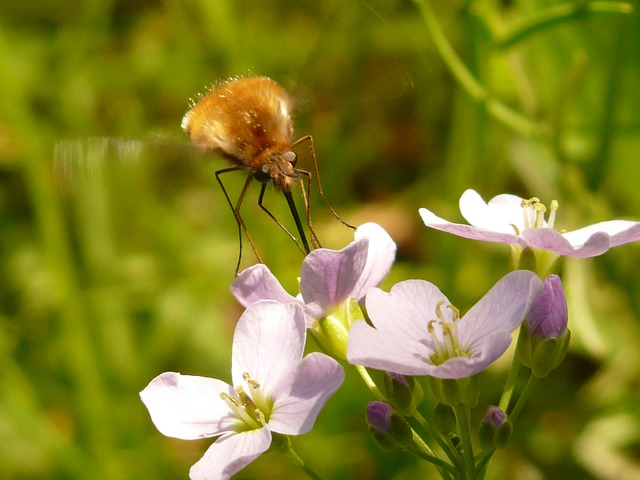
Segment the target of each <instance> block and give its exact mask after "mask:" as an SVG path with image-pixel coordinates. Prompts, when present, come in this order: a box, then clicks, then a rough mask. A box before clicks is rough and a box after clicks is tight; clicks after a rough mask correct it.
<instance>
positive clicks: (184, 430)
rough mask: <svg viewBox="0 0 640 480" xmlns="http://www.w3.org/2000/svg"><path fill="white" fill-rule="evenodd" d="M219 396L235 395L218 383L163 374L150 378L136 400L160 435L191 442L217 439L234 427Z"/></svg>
mask: <svg viewBox="0 0 640 480" xmlns="http://www.w3.org/2000/svg"><path fill="white" fill-rule="evenodd" d="M221 393H226V394H227V395H235V392H234V390H233V389H232V388H231V387H230V386H229V385H227V384H226V383H224V382H222V381H220V380H216V379H214V378H206V377H196V376H191V375H180V374H179V373H174V372H166V373H163V374H161V375H158V376H157V377H156V378H154V379H153V380H152V381H151V383H149V385H148V386H147V387H146V388H145V389H144V390H143V391H142V392H140V398H141V399H142V401H143V402H144V404H145V405H146V407H147V409H148V410H149V413H150V414H151V420H152V421H153V423H154V424H155V426H156V427H157V428H158V430H159V431H160V433H162V434H164V435H166V436H168V437H174V438H181V439H183V440H195V439H198V438H203V437H213V436H216V435H220V434H221V433H224V432H228V431H229V430H230V429H232V427H233V426H234V424H235V422H236V417H235V415H234V414H233V413H232V412H231V410H230V409H229V407H228V405H227V404H226V402H225V401H224V400H222V399H221V398H220V394H221Z"/></svg>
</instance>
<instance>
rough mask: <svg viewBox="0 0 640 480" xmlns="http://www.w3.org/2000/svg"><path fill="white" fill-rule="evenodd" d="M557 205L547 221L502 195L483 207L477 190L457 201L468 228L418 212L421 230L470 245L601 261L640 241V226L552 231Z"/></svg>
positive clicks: (535, 205) (533, 204) (525, 203)
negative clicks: (616, 249)
mask: <svg viewBox="0 0 640 480" xmlns="http://www.w3.org/2000/svg"><path fill="white" fill-rule="evenodd" d="M557 208H558V204H557V202H555V201H554V202H552V203H551V205H550V208H549V210H550V211H549V217H548V219H546V220H545V213H546V207H545V206H544V205H542V204H541V203H540V202H539V201H538V199H537V198H532V199H530V200H523V199H522V198H520V197H517V196H515V195H508V194H502V195H498V196H496V197H493V198H492V199H491V200H489V202H485V201H484V200H483V199H482V197H481V196H480V195H479V194H478V193H477V192H476V191H475V190H467V191H465V192H464V193H463V194H462V196H461V197H460V212H461V213H462V216H463V217H464V218H465V219H466V220H467V221H468V222H469V224H470V225H462V224H457V223H451V222H448V221H446V220H444V219H442V218H440V217H438V216H437V215H435V214H433V213H432V212H431V211H429V210H427V209H426V208H421V209H420V210H419V212H420V216H421V217H422V220H423V221H424V223H425V225H427V226H428V227H431V228H435V229H436V230H442V231H444V232H449V233H453V234H454V235H458V236H461V237H465V238H470V239H473V240H483V241H486V242H498V243H507V244H511V245H519V246H521V247H523V248H524V247H533V248H537V249H542V250H548V251H550V252H553V253H555V254H556V255H563V256H568V257H575V258H586V257H594V256H597V255H602V254H603V253H604V252H606V251H607V250H609V248H611V247H617V246H618V245H623V244H625V243H630V242H634V241H636V240H640V222H632V221H628V220H611V221H607V222H600V223H596V224H593V225H590V226H588V227H584V228H581V229H578V230H573V231H571V232H564V233H561V232H558V231H556V230H554V228H553V226H554V222H555V213H556V210H557Z"/></svg>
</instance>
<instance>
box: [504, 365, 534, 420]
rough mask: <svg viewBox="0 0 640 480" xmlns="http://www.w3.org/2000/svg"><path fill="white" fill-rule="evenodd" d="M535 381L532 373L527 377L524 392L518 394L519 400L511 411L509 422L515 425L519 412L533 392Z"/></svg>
mask: <svg viewBox="0 0 640 480" xmlns="http://www.w3.org/2000/svg"><path fill="white" fill-rule="evenodd" d="M537 381H538V378H537V377H536V376H535V375H534V374H533V372H532V373H531V375H530V376H529V380H528V381H527V384H526V385H525V387H524V390H523V391H522V393H521V394H520V398H518V401H517V402H516V405H515V407H513V411H512V412H511V413H510V414H509V420H511V422H513V423H515V421H516V419H517V418H518V415H519V414H520V411H521V410H522V407H524V404H525V403H526V401H527V400H528V399H529V397H530V396H531V392H533V387H535V386H536V382H537Z"/></svg>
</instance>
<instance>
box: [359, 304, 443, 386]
mask: <svg viewBox="0 0 640 480" xmlns="http://www.w3.org/2000/svg"><path fill="white" fill-rule="evenodd" d="M369 297H370V295H367V301H368V298H369ZM389 320H390V321H393V317H392V318H390V319H389ZM398 328H399V329H400V328H402V329H406V325H401V323H400V322H398ZM426 329H427V325H426V324H424V325H423V327H422V330H421V331H420V332H416V333H417V334H421V335H419V336H417V337H411V336H407V335H406V332H396V331H393V330H387V329H384V330H382V329H380V330H379V329H375V328H372V327H371V326H369V325H368V324H367V322H365V321H364V320H358V321H356V322H355V323H354V324H353V325H351V328H350V330H349V343H348V345H347V359H348V361H349V363H351V364H354V365H364V366H365V367H371V368H375V369H377V370H384V371H389V372H394V373H399V374H401V375H426V374H427V371H428V365H429V363H428V362H429V361H430V360H429V356H430V355H431V354H432V353H433V352H432V350H431V349H430V348H429V347H428V346H427V345H425V343H424V340H423V341H420V340H419V338H420V336H422V337H423V338H424V333H426Z"/></svg>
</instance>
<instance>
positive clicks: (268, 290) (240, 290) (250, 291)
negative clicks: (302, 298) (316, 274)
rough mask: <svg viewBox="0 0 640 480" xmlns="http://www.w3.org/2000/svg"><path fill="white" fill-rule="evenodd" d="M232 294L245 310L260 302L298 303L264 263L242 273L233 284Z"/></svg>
mask: <svg viewBox="0 0 640 480" xmlns="http://www.w3.org/2000/svg"><path fill="white" fill-rule="evenodd" d="M231 293H233V295H234V296H235V297H236V299H237V300H238V301H239V302H240V304H241V305H242V306H243V307H245V308H246V307H248V306H249V305H251V304H253V303H255V302H257V301H259V300H276V301H278V302H280V303H289V302H294V301H296V298H295V297H293V296H291V295H289V293H287V291H286V290H285V289H284V288H282V285H280V282H278V279H277V278H276V277H275V276H274V275H273V274H272V273H271V271H270V270H269V269H268V268H267V266H266V265H264V264H262V263H259V264H257V265H254V266H252V267H249V268H247V269H246V270H244V271H242V272H241V273H240V275H238V276H237V277H236V279H235V280H234V281H233V283H232V284H231Z"/></svg>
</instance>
